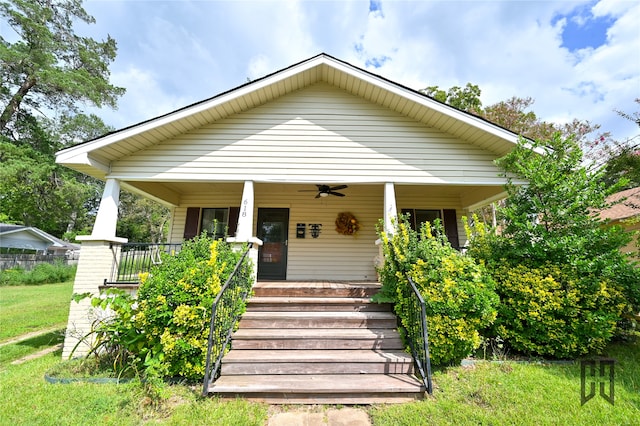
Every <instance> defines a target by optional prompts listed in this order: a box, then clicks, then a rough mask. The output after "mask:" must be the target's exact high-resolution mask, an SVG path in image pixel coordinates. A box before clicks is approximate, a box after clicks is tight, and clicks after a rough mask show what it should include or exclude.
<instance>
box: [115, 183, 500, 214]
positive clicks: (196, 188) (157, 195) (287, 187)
mask: <svg viewBox="0 0 640 426" xmlns="http://www.w3.org/2000/svg"><path fill="white" fill-rule="evenodd" d="M318 183H319V184H329V185H330V184H332V183H331V182H318ZM122 184H123V188H125V189H127V190H129V191H132V192H136V193H140V194H142V195H144V196H147V197H149V196H151V197H152V198H153V199H155V200H156V201H158V202H160V203H162V204H165V205H168V206H179V205H181V200H182V199H183V198H184V197H186V196H193V195H204V196H208V197H211V198H214V197H215V194H233V195H237V196H238V200H240V196H241V195H242V190H243V182H224V183H223V182H123V183H122ZM365 187H366V188H368V191H371V188H372V187H379V190H380V195H382V193H383V191H384V184H349V190H347V192H351V191H358V188H365ZM310 189H314V185H312V184H308V183H257V184H256V186H255V192H256V195H258V194H287V193H290V194H295V195H297V194H298V193H299V191H301V190H310ZM395 191H396V196H397V197H398V198H405V199H415V200H424V199H429V198H434V199H455V200H457V202H458V203H459V204H460V205H461V206H462V207H463V208H464V209H468V210H475V209H476V208H478V207H481V206H483V205H486V204H489V203H490V202H492V201H495V200H498V199H501V198H504V196H505V193H504V188H503V187H502V186H499V185H399V184H396V185H395ZM342 192H345V191H342ZM348 195H349V194H347V196H348ZM398 207H400V206H398Z"/></svg>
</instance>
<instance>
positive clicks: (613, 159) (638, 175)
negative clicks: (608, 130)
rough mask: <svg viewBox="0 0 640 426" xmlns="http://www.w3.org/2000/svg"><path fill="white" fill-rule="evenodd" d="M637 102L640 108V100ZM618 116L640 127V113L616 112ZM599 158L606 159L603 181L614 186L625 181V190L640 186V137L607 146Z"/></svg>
mask: <svg viewBox="0 0 640 426" xmlns="http://www.w3.org/2000/svg"><path fill="white" fill-rule="evenodd" d="M635 102H636V103H637V104H638V105H639V106H640V98H636V99H635ZM616 112H617V113H618V115H620V116H621V117H622V118H625V119H627V120H630V121H633V122H634V123H636V124H637V125H638V127H640V111H635V112H633V113H630V114H629V113H625V112H622V111H616ZM599 156H600V157H601V158H602V157H603V158H605V159H606V160H605V161H606V163H605V166H604V176H603V180H604V182H605V183H606V184H609V185H611V184H613V183H616V182H619V181H620V180H622V179H624V180H625V181H626V182H624V183H623V185H624V188H625V189H627V188H635V187H637V186H640V142H638V136H636V137H634V138H631V139H629V140H627V141H626V142H614V143H611V144H607V145H605V146H604V147H603V148H602V149H601V150H600V152H599Z"/></svg>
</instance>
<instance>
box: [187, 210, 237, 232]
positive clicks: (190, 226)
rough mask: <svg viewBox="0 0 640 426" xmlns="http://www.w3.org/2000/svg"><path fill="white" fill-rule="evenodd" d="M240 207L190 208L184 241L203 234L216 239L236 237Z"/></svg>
mask: <svg viewBox="0 0 640 426" xmlns="http://www.w3.org/2000/svg"><path fill="white" fill-rule="evenodd" d="M239 213H240V207H213V208H212V207H204V208H202V207H188V208H187V217H186V218H185V224H184V239H185V240H188V239H191V238H193V237H195V236H196V235H200V234H201V233H202V232H206V233H207V235H209V236H210V237H213V238H215V239H219V238H224V237H227V236H235V234H236V228H237V227H238V214H239Z"/></svg>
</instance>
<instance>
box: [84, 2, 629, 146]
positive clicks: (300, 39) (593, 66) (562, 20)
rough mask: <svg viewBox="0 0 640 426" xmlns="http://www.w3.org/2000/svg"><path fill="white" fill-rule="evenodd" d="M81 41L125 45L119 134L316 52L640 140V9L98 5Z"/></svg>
mask: <svg viewBox="0 0 640 426" xmlns="http://www.w3.org/2000/svg"><path fill="white" fill-rule="evenodd" d="M84 6H85V9H86V10H87V12H88V13H89V14H91V15H92V16H94V17H95V19H96V23H95V24H93V25H90V26H86V25H83V26H78V27H77V31H78V32H79V33H82V34H86V35H91V36H93V37H94V38H97V39H104V38H105V37H106V35H107V34H109V35H111V37H113V38H115V40H116V41H117V43H118V56H117V59H116V60H115V61H114V63H113V64H112V65H111V67H110V69H111V71H112V82H113V83H114V84H116V85H118V86H122V87H125V88H126V89H127V93H126V94H125V95H124V96H123V97H122V98H121V99H120V102H119V109H118V110H117V111H112V110H109V109H106V110H100V111H99V112H98V115H100V116H101V117H102V118H103V119H104V120H105V122H106V123H107V124H109V125H111V126H114V127H116V128H123V127H126V126H128V125H131V124H135V123H137V122H140V121H143V120H146V119H149V118H153V117H155V116H158V115H161V114H164V113H167V112H170V111H173V110H176V109H178V108H181V107H183V106H186V105H189V104H192V103H194V102H198V101H200V100H204V99H206V98H209V97H212V96H215V95H217V94H219V93H221V92H225V91H228V90H230V89H232V88H234V87H237V86H239V85H242V84H244V83H246V82H247V81H248V80H253V79H257V78H260V77H263V76H265V75H267V74H270V73H272V72H275V71H278V70H280V69H283V68H286V67H288V66H290V65H292V64H294V63H297V62H300V61H303V60H305V59H308V58H310V57H312V56H315V55H317V54H319V53H323V52H324V53H327V54H329V55H332V56H335V57H337V58H338V59H341V60H344V61H346V62H348V63H350V64H352V65H355V66H357V67H360V68H363V69H366V70H368V71H370V72H372V73H375V74H377V75H380V76H382V77H385V78H387V79H390V80H392V81H395V82H397V83H400V84H402V85H404V86H407V87H410V88H412V89H416V90H418V89H422V88H425V87H427V86H439V87H440V88H443V89H448V88H449V87H451V86H464V85H466V83H468V82H470V83H473V84H476V85H478V86H479V87H480V89H481V90H482V96H481V100H482V102H483V105H485V106H488V105H491V104H493V103H496V102H498V101H502V100H507V99H509V98H511V97H513V96H518V97H531V98H533V99H534V100H535V103H534V104H533V107H532V110H533V111H534V112H535V113H536V114H537V115H538V116H539V117H540V118H541V119H543V120H545V121H551V122H557V123H563V122H567V121H571V120H572V119H574V118H578V119H580V120H588V121H590V122H591V123H592V124H600V125H601V126H602V127H601V130H603V131H608V132H611V133H612V136H613V138H614V139H616V140H619V141H624V140H626V139H628V138H631V137H634V136H636V135H638V134H639V133H640V129H639V128H638V126H637V125H636V124H634V123H633V122H631V121H629V120H625V119H624V118H622V117H620V116H619V115H618V114H616V112H615V110H621V111H624V112H627V113H632V112H634V111H638V109H639V108H640V106H639V104H637V103H635V102H634V99H635V98H640V24H639V23H640V1H637V0H633V1H631V0H601V1H564V0H556V1H550V0H549V1H534V0H528V1H518V0H511V1H507V0H503V1H499V0H493V1H456V0H453V1H446V0H440V1H429V0H422V1H419V0H415V1H393V0H353V1H346V0H340V1H338V0H334V1H328V0H318V1H306V0H300V1H267V0H257V1H243V0H236V1H229V0H227V1H215V0H208V1H207V0H200V1H187V0H174V1H156V0H124V1H122V0H89V1H86V2H85V4H84Z"/></svg>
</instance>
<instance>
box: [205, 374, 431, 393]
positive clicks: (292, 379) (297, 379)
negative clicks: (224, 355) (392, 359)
mask: <svg viewBox="0 0 640 426" xmlns="http://www.w3.org/2000/svg"><path fill="white" fill-rule="evenodd" d="M209 392H210V393H216V394H220V393H232V394H241V393H254V394H255V393H260V392H267V393H280V394H291V393H312V394H347V393H367V394H376V393H382V394H387V393H390V392H393V393H405V392H408V393H416V392H424V386H423V385H422V383H421V382H419V381H418V380H417V379H416V378H415V377H413V376H410V375H408V374H326V375H303V376H300V375H264V376H221V377H220V378H218V380H216V382H215V383H213V384H212V385H210V386H209Z"/></svg>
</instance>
